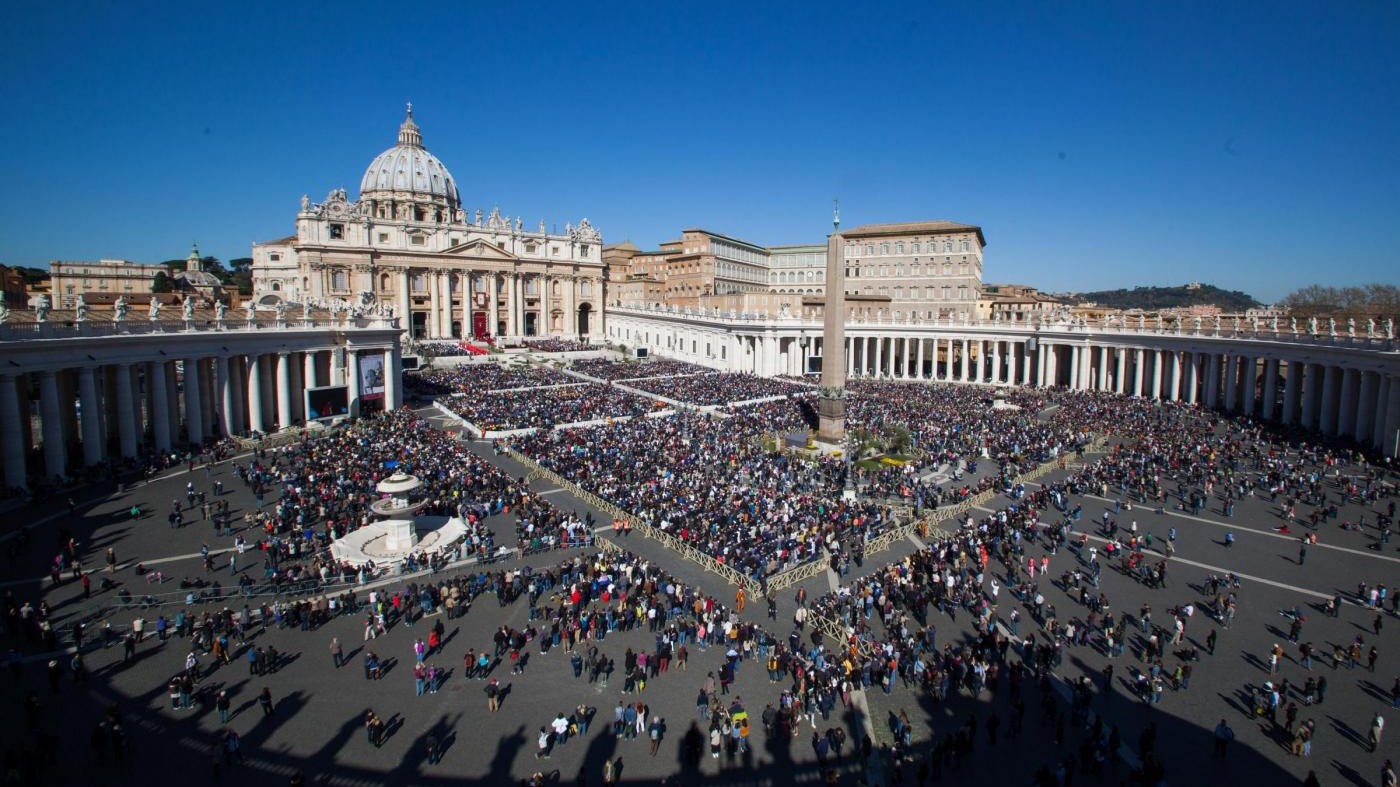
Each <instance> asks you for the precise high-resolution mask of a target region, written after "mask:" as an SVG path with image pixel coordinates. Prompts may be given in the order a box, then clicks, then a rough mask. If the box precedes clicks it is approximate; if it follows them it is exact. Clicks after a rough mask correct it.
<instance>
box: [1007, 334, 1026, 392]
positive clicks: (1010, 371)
mask: <svg viewBox="0 0 1400 787" xmlns="http://www.w3.org/2000/svg"><path fill="white" fill-rule="evenodd" d="M1018 344H1020V342H1007V343H1006V381H1007V382H1008V383H1011V384H1012V385H1018V384H1022V385H1023V384H1024V383H1025V378H1024V377H1019V376H1018V375H1017V374H1016V372H1017V369H1016V346H1017V345H1018Z"/></svg>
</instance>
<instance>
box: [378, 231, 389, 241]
mask: <svg viewBox="0 0 1400 787" xmlns="http://www.w3.org/2000/svg"><path fill="white" fill-rule="evenodd" d="M379 242H380V243H388V242H389V233H387V232H381V233H379Z"/></svg>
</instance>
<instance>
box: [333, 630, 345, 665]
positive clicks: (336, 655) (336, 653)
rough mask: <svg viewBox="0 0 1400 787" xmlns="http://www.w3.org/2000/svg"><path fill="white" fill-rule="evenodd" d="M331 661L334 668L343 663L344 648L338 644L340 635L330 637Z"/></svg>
mask: <svg viewBox="0 0 1400 787" xmlns="http://www.w3.org/2000/svg"><path fill="white" fill-rule="evenodd" d="M331 661H332V662H333V663H334V664H335V668H336V669H340V667H341V665H343V664H344V663H345V649H344V648H342V647H341V646H340V637H331Z"/></svg>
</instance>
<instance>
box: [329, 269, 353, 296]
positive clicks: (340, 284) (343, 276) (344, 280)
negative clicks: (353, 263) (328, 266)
mask: <svg viewBox="0 0 1400 787" xmlns="http://www.w3.org/2000/svg"><path fill="white" fill-rule="evenodd" d="M331 289H332V290H333V291H335V292H349V290H350V274H348V273H346V272H345V271H344V270H343V269H339V268H337V269H336V270H333V271H331Z"/></svg>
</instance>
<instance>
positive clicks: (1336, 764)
mask: <svg viewBox="0 0 1400 787" xmlns="http://www.w3.org/2000/svg"><path fill="white" fill-rule="evenodd" d="M1332 767H1333V768H1334V769H1336V771H1337V773H1339V774H1341V775H1342V777H1343V778H1345V779H1346V780H1347V781H1349V782H1351V783H1352V784H1354V785H1356V787H1371V781H1370V780H1369V779H1367V778H1366V777H1365V776H1362V775H1361V774H1360V773H1357V771H1356V769H1355V768H1353V767H1351V766H1350V765H1347V764H1346V763H1343V762H1342V761H1341V760H1333V761H1332Z"/></svg>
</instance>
